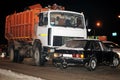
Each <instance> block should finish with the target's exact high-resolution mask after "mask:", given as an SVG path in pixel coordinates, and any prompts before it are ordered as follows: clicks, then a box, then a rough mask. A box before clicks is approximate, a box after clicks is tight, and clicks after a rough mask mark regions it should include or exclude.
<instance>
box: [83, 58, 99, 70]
mask: <svg viewBox="0 0 120 80" xmlns="http://www.w3.org/2000/svg"><path fill="white" fill-rule="evenodd" d="M96 66H97V59H96V58H95V57H92V58H91V59H90V60H89V62H87V63H85V67H86V68H87V69H88V70H89V71H93V70H95V69H96Z"/></svg>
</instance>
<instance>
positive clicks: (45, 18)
mask: <svg viewBox="0 0 120 80" xmlns="http://www.w3.org/2000/svg"><path fill="white" fill-rule="evenodd" d="M47 24H48V15H47V13H40V15H39V26H43V25H47Z"/></svg>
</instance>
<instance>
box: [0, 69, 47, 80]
mask: <svg viewBox="0 0 120 80" xmlns="http://www.w3.org/2000/svg"><path fill="white" fill-rule="evenodd" d="M0 80H45V79H41V78H37V77H33V76H28V75H24V74H21V73H16V72H13V71H11V70H5V69H0Z"/></svg>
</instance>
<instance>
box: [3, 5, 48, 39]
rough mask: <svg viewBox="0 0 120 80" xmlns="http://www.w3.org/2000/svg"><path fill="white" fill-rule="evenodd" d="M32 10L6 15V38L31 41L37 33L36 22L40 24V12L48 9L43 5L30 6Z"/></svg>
mask: <svg viewBox="0 0 120 80" xmlns="http://www.w3.org/2000/svg"><path fill="white" fill-rule="evenodd" d="M29 8H30V10H26V11H23V12H20V13H14V14H12V15H8V16H7V17H6V24H5V25H6V26H5V38H6V39H7V40H20V41H21V40H23V41H24V40H27V41H31V40H32V39H33V38H34V37H35V36H36V35H35V32H34V31H35V30H34V29H35V28H34V27H35V24H38V22H39V17H38V14H39V13H40V12H42V11H45V10H47V9H45V8H42V7H41V5H38V4H37V5H35V6H30V7H29Z"/></svg>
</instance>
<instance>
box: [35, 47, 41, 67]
mask: <svg viewBox="0 0 120 80" xmlns="http://www.w3.org/2000/svg"><path fill="white" fill-rule="evenodd" d="M39 56H40V55H39V49H38V48H36V50H35V53H34V59H35V64H36V65H39V60H40V58H39Z"/></svg>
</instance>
